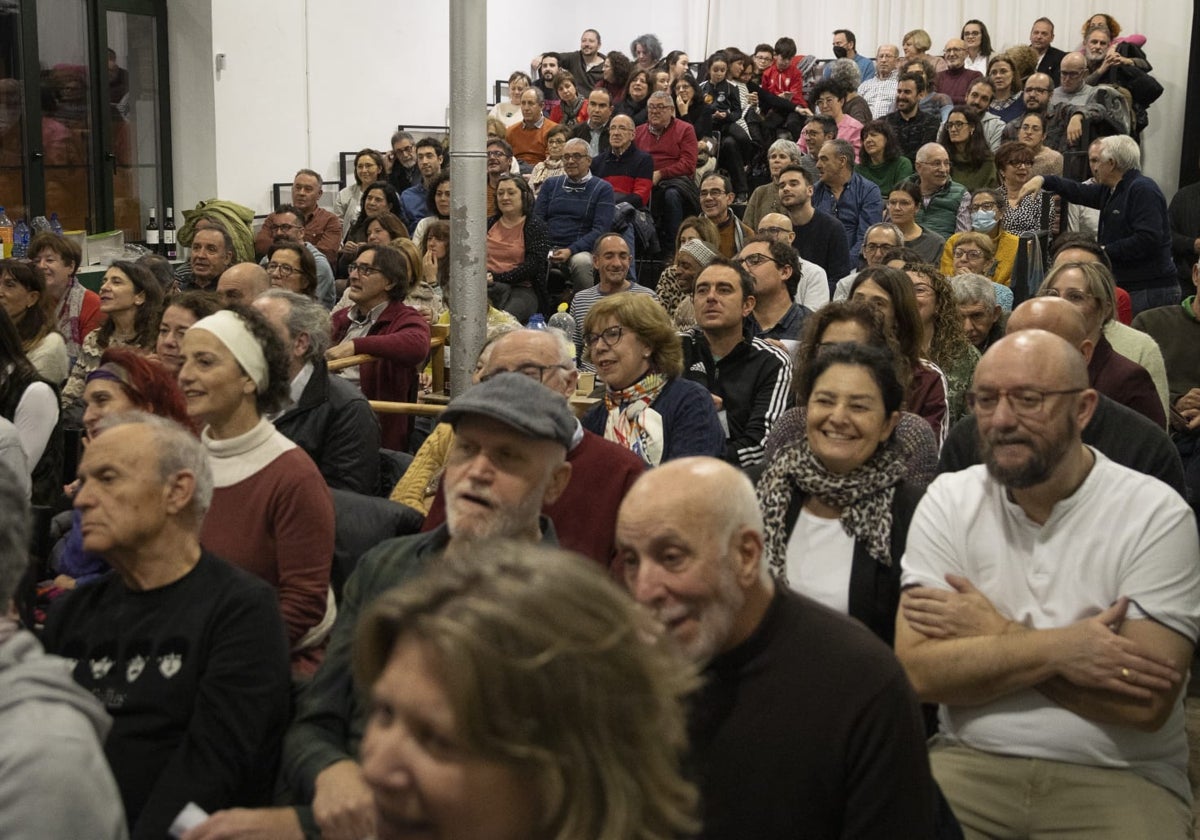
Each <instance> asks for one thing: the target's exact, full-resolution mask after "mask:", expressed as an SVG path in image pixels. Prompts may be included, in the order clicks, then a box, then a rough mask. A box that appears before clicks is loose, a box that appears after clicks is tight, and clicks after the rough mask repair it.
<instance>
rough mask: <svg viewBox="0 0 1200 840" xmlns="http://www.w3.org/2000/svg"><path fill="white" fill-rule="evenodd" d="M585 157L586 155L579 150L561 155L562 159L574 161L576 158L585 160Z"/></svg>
mask: <svg viewBox="0 0 1200 840" xmlns="http://www.w3.org/2000/svg"><path fill="white" fill-rule="evenodd" d="M587 157H588V156H587V155H585V154H583V153H581V152H571V153H569V154H565V155H563V156H562V159H563V160H569V161H576V160H586V159H587Z"/></svg>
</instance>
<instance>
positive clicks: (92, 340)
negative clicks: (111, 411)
mask: <svg viewBox="0 0 1200 840" xmlns="http://www.w3.org/2000/svg"><path fill="white" fill-rule="evenodd" d="M162 300H163V293H162V286H161V285H159V282H158V280H157V279H155V277H154V275H153V274H151V273H150V271H149V269H147V268H145V267H144V266H140V265H138V264H137V263H132V262H126V261H124V260H119V261H117V262H114V263H113V264H112V265H111V266H110V267H109V269H108V270H107V271H105V272H104V281H103V283H102V284H101V286H100V311H101V312H103V313H104V314H105V315H107V316H108V320H107V321H105V322H104V323H103V324H101V325H100V327H99V328H98V329H96V330H95V331H93V332H90V333H88V336H87V338H85V339H84V340H83V348H82V349H81V351H80V353H79V358H78V359H76V360H75V366H74V367H73V368H71V375H70V376H69V377H68V378H67V384H66V385H64V386H63V390H62V409H63V412H64V414H65V415H66V419H67V420H70V421H72V422H78V420H79V419H80V418H81V417H82V416H83V387H84V385H85V384H86V383H85V380H86V379H87V375H88V374H89V373H91V372H92V371H93V370H95V369H96V368H97V367H99V366H100V355H101V354H102V353H103V352H104V351H105V350H107V349H108V348H109V346H113V345H122V344H126V345H129V346H130V347H134V348H137V349H138V350H141V351H144V352H146V353H151V352H153V351H154V343H155V341H156V340H157V338H158V321H159V313H160V312H161V311H162Z"/></svg>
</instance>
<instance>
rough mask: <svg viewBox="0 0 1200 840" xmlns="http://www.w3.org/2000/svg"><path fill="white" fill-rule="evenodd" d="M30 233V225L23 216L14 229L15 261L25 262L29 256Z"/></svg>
mask: <svg viewBox="0 0 1200 840" xmlns="http://www.w3.org/2000/svg"><path fill="white" fill-rule="evenodd" d="M29 240H30V231H29V225H28V224H26V222H25V217H24V216H22V217H21V218H20V219H18V220H17V224H16V227H14V228H13V259H17V260H23V259H25V257H26V256H28V254H29Z"/></svg>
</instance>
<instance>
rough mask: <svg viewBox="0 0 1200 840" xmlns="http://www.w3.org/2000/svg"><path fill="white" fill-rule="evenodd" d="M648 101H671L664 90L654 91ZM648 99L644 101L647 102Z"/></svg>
mask: <svg viewBox="0 0 1200 840" xmlns="http://www.w3.org/2000/svg"><path fill="white" fill-rule="evenodd" d="M650 99H665V100H666V101H667V102H671V101H672V100H671V94H669V93H667V92H666V91H665V90H656V91H654V93H652V94H650ZM650 99H647V100H646V101H647V102H649V101H650Z"/></svg>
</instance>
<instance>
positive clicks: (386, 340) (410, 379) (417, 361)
mask: <svg viewBox="0 0 1200 840" xmlns="http://www.w3.org/2000/svg"><path fill="white" fill-rule="evenodd" d="M350 309H351V308H350V307H347V308H346V309H342V310H341V311H339V312H335V313H334V314H333V343H334V344H337V343H339V342H341V341H342V339H343V338H344V337H345V336H346V332H347V331H348V330H349V329H350ZM354 352H355V353H369V354H370V355H372V356H378V357H379V361H377V362H367V363H366V364H365V365H363V366H362V368H361V370H360V371H359V385H360V386H361V387H362V392H363V395H364V396H366V398H367V399H369V400H388V401H390V402H413V401H414V400H415V399H416V396H417V374H418V372H419V371H420V368H421V367H422V366H423V365H424V364H425V359H426V358H427V357H428V356H429V324H428V323H426V321H425V318H424V316H422V315H421V313H420V312H418V311H417V310H415V309H413V308H412V307H411V306H408V305H407V304H405V303H404V302H403V301H399V300H394V301H392V302H391V303H389V304H388V306H387V308H386V309H384V310H383V312H382V313H380V315H379V318H378V320H376V321H375V323H374V324H372V325H371V329H370V330H369V331H368V332H367V334H366V335H364V336H361V337H359V338H356V339H354ZM379 428H380V432H381V434H380V443H381V444H382V445H383V446H384V447H385V448H387V449H394V450H396V451H397V452H404V451H405V450H407V449H408V415H407V414H381V415H379Z"/></svg>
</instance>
